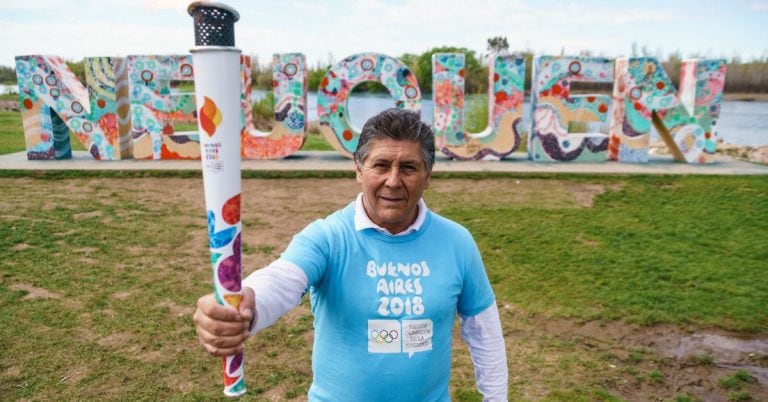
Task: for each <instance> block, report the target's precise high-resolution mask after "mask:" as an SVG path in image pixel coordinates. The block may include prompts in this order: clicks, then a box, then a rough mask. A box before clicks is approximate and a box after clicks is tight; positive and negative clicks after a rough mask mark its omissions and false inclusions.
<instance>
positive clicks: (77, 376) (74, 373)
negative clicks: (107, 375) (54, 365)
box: [59, 366, 91, 384]
mask: <svg viewBox="0 0 768 402" xmlns="http://www.w3.org/2000/svg"><path fill="white" fill-rule="evenodd" d="M90 372H91V371H90V369H89V368H88V367H87V366H75V367H70V368H69V369H67V371H66V372H65V375H64V376H63V377H61V378H59V383H60V384H77V383H78V382H80V380H82V379H83V378H85V377H86V376H87V375H88V374H90Z"/></svg>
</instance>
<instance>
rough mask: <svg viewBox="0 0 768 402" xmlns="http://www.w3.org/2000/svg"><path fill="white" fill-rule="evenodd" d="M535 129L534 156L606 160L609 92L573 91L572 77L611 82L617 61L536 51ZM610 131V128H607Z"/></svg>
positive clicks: (530, 148) (539, 158)
mask: <svg viewBox="0 0 768 402" xmlns="http://www.w3.org/2000/svg"><path fill="white" fill-rule="evenodd" d="M532 75H533V77H532V80H531V82H532V84H531V85H532V88H531V104H532V108H531V109H532V110H531V114H532V117H531V133H530V138H529V140H528V154H529V156H530V158H531V159H532V160H533V161H534V162H553V161H563V162H566V161H585V162H601V161H605V160H606V155H607V153H606V152H607V149H608V134H607V133H603V132H602V130H603V128H602V126H604V125H606V124H607V120H608V106H609V105H610V103H611V98H610V96H607V95H578V96H576V95H574V96H572V95H571V83H572V82H613V61H611V60H610V59H605V58H598V57H567V56H563V57H553V56H538V57H535V58H534V61H533V73H532ZM606 131H607V130H606Z"/></svg>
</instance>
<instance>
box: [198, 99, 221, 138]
mask: <svg viewBox="0 0 768 402" xmlns="http://www.w3.org/2000/svg"><path fill="white" fill-rule="evenodd" d="M203 98H205V101H204V102H203V107H201V108H200V113H199V114H198V116H199V117H198V118H199V119H200V127H202V128H203V131H205V133H206V134H208V136H209V137H213V135H214V134H216V127H218V126H219V125H220V124H221V118H222V117H221V110H219V108H218V107H216V103H214V102H213V101H212V100H211V98H209V97H207V96H204V97H203Z"/></svg>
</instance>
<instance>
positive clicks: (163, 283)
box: [0, 176, 768, 401]
mask: <svg viewBox="0 0 768 402" xmlns="http://www.w3.org/2000/svg"><path fill="white" fill-rule="evenodd" d="M626 185H627V184H626V183H624V182H623V181H621V180H616V181H609V182H605V181H600V180H598V181H589V180H557V179H535V178H534V179H531V178H522V179H514V178H499V179H489V180H483V181H476V180H471V179H436V180H434V181H433V183H432V187H431V188H430V190H428V191H427V193H426V194H425V198H426V200H427V203H428V205H430V206H432V207H433V208H434V209H435V210H436V211H437V212H441V211H443V210H448V209H449V207H450V206H451V205H455V204H457V203H459V204H460V203H472V204H473V205H476V206H478V207H482V208H492V207H493V205H497V204H500V203H507V204H509V205H512V204H514V205H523V206H524V205H531V204H532V203H535V204H536V205H537V207H539V208H546V209H552V210H555V209H558V208H577V209H580V210H584V211H589V210H590V209H591V208H593V204H594V202H595V199H596V197H598V196H600V195H601V194H604V193H606V192H612V191H621V189H622V188H624V187H625V186H626ZM358 191H359V185H358V184H357V183H356V182H355V181H354V180H353V179H352V178H351V176H350V178H342V179H249V180H244V182H243V207H242V211H243V222H244V229H243V233H244V234H243V239H244V240H243V250H244V267H245V270H246V273H249V272H252V271H253V270H255V269H258V268H259V267H262V266H264V265H265V264H267V263H268V262H269V261H271V260H272V259H274V258H276V257H277V256H279V254H280V252H281V250H282V249H283V247H284V246H285V245H286V244H287V242H288V241H290V239H291V237H292V235H293V234H295V233H296V232H297V231H299V230H300V229H301V228H303V227H304V226H305V225H307V224H308V223H309V222H311V221H312V220H314V219H316V218H318V217H322V216H324V215H326V214H328V213H330V212H332V211H334V210H336V209H338V208H340V207H343V206H344V205H346V204H347V203H349V202H350V201H351V200H352V199H353V198H354V196H355V195H356V194H357V192H358ZM0 192H2V194H3V195H0V225H1V226H0V228H2V231H3V232H4V233H6V234H8V236H13V233H14V232H15V231H23V230H28V231H29V233H40V236H44V238H40V239H38V238H29V234H27V235H25V236H20V237H18V238H16V239H15V240H12V241H9V242H8V243H6V244H7V247H6V249H4V250H3V253H4V254H3V255H4V257H5V258H4V260H5V261H6V263H7V265H3V266H2V271H0V273H2V276H0V296H3V297H2V298H1V299H0V306H4V307H3V309H6V308H10V306H12V304H5V303H14V304H13V306H19V303H21V304H22V305H21V306H20V307H14V310H13V314H16V316H15V318H13V322H14V323H15V325H17V326H18V327H17V328H20V330H19V332H13V331H14V329H10V330H7V329H6V330H4V331H11V332H0V335H3V336H0V346H1V347H2V348H3V349H4V350H6V351H14V352H8V353H3V355H4V356H3V357H0V394H6V395H11V399H22V400H43V399H50V398H57V397H61V398H64V399H72V398H74V399H82V398H85V399H91V398H107V399H112V398H121V397H122V398H124V397H126V396H128V395H136V396H137V398H138V397H139V395H141V396H142V397H145V398H150V399H155V398H168V397H172V396H174V395H179V394H181V395H187V396H188V397H189V398H198V399H199V398H202V399H208V398H210V397H212V396H211V395H218V392H220V390H219V387H220V386H219V385H217V383H218V374H217V366H218V363H216V362H215V359H214V358H211V357H208V356H206V355H205V354H204V353H203V352H202V350H201V349H200V348H199V347H198V346H197V345H196V340H195V338H194V331H193V330H192V325H191V314H192V312H193V309H194V300H195V299H196V298H197V297H199V296H200V295H202V294H203V293H204V292H205V291H207V290H205V289H207V288H208V286H210V285H209V277H208V275H210V273H209V269H210V268H209V267H208V266H207V264H206V261H205V258H206V253H207V247H206V246H207V233H206V231H205V221H204V214H203V211H204V205H203V198H202V180H200V179H199V178H191V179H182V178H129V179H108V178H90V179H65V180H38V179H34V178H8V179H0ZM43 195H44V196H43ZM100 227H101V229H99V228H100ZM113 229H114V230H115V232H110V230H113ZM41 232H48V233H41ZM77 237H79V238H80V239H82V240H73V239H74V238H77ZM9 239H10V237H9ZM579 241H581V242H583V243H584V244H586V245H587V246H590V245H593V244H592V243H594V242H596V240H594V239H592V238H589V237H584V238H581V239H580V240H579ZM46 249H47V251H46ZM36 252H40V254H33V253H36ZM484 252H493V251H492V250H484ZM24 253H29V254H24ZM105 253H107V254H109V255H107V256H106V257H105V256H104V254H105ZM34 256H37V257H36V258H37V259H38V261H39V262H37V263H34V264H31V265H29V266H26V265H24V264H25V263H24V259H26V258H33V257H34ZM44 257H47V258H49V259H52V260H54V263H53V265H46V264H48V263H47V262H45V261H43V260H45V258H44ZM9 261H15V262H14V263H13V265H11V264H10V263H8V262H9ZM66 261H74V262H75V263H74V267H73V268H72V270H71V271H67V272H68V275H70V276H72V277H74V278H76V280H74V282H71V283H70V282H67V281H69V280H70V278H63V277H56V272H57V271H59V270H64V269H67V268H65V266H66V265H67V262H66ZM19 266H24V267H25V268H23V269H18V270H16V269H15V267H19ZM74 284H77V285H78V286H73V285H74ZM89 284H91V285H89ZM80 285H82V286H80ZM541 291H542V292H545V291H546V289H542V290H541ZM147 305H152V306H154V307H153V308H147V307H146V306H147ZM498 305H499V309H500V313H501V319H502V325H503V328H504V334H505V338H506V344H507V354H508V360H509V367H510V377H509V380H510V400H542V399H545V400H615V399H616V398H620V399H622V400H628V401H648V400H680V401H683V400H706V401H727V400H744V398H747V396H749V397H751V398H753V399H756V400H768V369H767V368H766V367H768V339H766V338H765V337H764V336H763V335H762V334H763V333H762V332H760V331H758V332H757V333H756V332H754V331H752V332H734V331H725V330H722V329H717V328H715V327H713V326H707V325H687V324H674V325H673V324H655V325H638V324H630V323H627V322H624V321H622V320H606V319H599V320H585V319H580V318H568V317H562V316H557V315H549V314H541V313H537V312H531V311H530V310H527V309H524V308H521V307H520V306H518V305H516V304H515V303H513V302H512V301H510V300H505V299H503V298H502V299H499V300H498ZM35 306H39V310H38V309H37V308H36V307H35ZM17 308H18V309H17ZM145 308H146V310H145ZM0 310H2V309H0ZM51 310H55V311H56V314H55V315H51V316H46V317H48V318H45V319H42V321H41V318H39V317H38V315H43V316H44V315H45V314H48V313H50V311H51ZM7 311H10V310H7ZM59 316H67V317H68V318H66V320H69V321H66V320H64V321H57V320H56V317H59ZM153 325H159V326H160V327H161V328H152V326H153ZM22 333H24V334H26V335H24V336H22V335H21V334H22ZM454 339H455V342H454V364H453V372H452V383H451V384H452V390H453V397H454V399H456V400H476V398H477V395H476V394H475V393H474V391H473V388H474V378H473V373H472V365H471V361H470V359H469V356H468V353H467V350H466V347H465V345H464V343H463V342H462V341H460V335H459V333H458V328H457V330H456V333H455V337H454ZM311 342H312V325H311V314H310V312H309V309H308V306H307V303H306V301H305V302H304V303H303V304H302V305H301V306H300V307H299V308H297V309H296V310H294V311H293V312H291V313H290V314H289V315H288V316H287V317H284V318H283V319H282V320H281V321H280V322H278V323H277V324H276V326H275V327H273V328H272V329H269V330H267V331H265V332H264V333H262V334H260V335H259V336H257V337H256V338H254V339H252V340H251V341H250V342H249V345H248V348H247V350H246V359H247V362H248V368H247V376H248V380H249V387H250V391H249V394H248V395H249V397H251V398H253V399H256V400H286V399H292V400H304V399H305V396H304V395H305V393H306V389H307V386H308V384H309V381H310V378H311V369H310V353H311V344H312V343H311ZM84 350H89V351H90V352H85V351H84ZM67 351H70V352H67ZM9 353H10V354H14V353H18V354H19V356H20V357H18V358H11V357H10V356H9ZM67 353H71V354H72V355H71V356H67ZM86 353H90V354H86ZM81 354H82V355H81ZM100 356H104V359H103V360H102V358H101V357H100ZM35 359H38V360H39V363H32V362H31V361H33V360H35ZM110 360H113V361H116V362H117V363H114V364H118V366H114V365H112V364H113V363H110V362H108V361H110ZM176 361H178V362H180V363H178V364H175V363H174V362H176ZM121 362H122V363H121ZM35 364H38V365H35ZM150 367H163V369H162V370H163V371H161V372H157V371H153V370H154V369H151V368H150ZM739 370H744V372H746V373H747V374H748V375H741V376H739V375H738V373H741V372H740V371H739ZM111 371H115V372H111ZM158 383H159V384H160V385H159V386H158V385H157V384H158ZM147 388H149V389H151V390H152V391H151V393H149V394H144V393H142V392H149V391H146V389H147ZM211 390H213V391H211ZM126 392H131V393H130V394H127V393H126ZM206 392H212V393H206ZM686 398H687V399H686Z"/></svg>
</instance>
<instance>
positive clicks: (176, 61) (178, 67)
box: [128, 55, 200, 159]
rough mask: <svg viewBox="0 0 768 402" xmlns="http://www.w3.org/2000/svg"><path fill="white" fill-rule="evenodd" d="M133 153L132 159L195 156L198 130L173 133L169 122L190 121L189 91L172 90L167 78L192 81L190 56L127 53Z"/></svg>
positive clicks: (192, 112) (192, 107) (191, 97)
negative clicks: (129, 54)
mask: <svg viewBox="0 0 768 402" xmlns="http://www.w3.org/2000/svg"><path fill="white" fill-rule="evenodd" d="M128 71H129V83H130V102H131V116H132V118H131V122H132V125H133V141H134V145H133V146H134V151H133V155H134V158H136V159H198V158H200V145H199V134H198V133H184V134H176V133H175V131H174V128H173V122H186V123H194V122H195V121H196V119H195V117H196V116H195V97H194V94H193V93H172V92H171V81H190V82H191V81H192V80H193V68H192V56H189V55H186V56H128Z"/></svg>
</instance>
